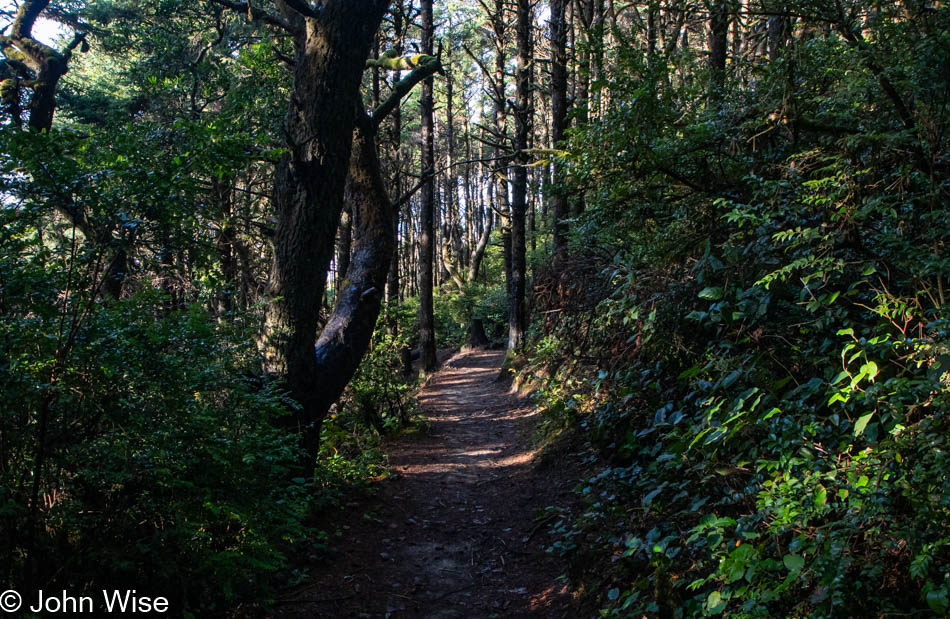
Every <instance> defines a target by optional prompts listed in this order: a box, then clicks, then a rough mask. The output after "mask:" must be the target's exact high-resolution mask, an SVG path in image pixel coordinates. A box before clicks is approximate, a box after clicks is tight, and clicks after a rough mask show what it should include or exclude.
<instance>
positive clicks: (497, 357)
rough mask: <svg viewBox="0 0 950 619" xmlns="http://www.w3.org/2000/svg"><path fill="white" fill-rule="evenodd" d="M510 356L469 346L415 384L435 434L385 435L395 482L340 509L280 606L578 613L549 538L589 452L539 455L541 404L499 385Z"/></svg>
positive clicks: (340, 611)
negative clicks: (316, 557)
mask: <svg viewBox="0 0 950 619" xmlns="http://www.w3.org/2000/svg"><path fill="white" fill-rule="evenodd" d="M503 359H504V351H486V350H476V351H466V352H462V353H458V354H456V355H454V356H453V357H451V358H450V359H449V360H447V361H446V362H445V363H444V364H443V366H442V369H441V370H440V371H439V372H438V373H436V374H435V375H433V376H432V377H431V378H430V380H429V381H428V382H427V384H426V385H425V386H424V387H423V388H422V390H421V391H420V392H419V394H418V401H419V406H420V409H421V412H422V413H423V414H425V416H426V417H427V418H428V420H429V423H430V424H431V425H430V431H429V432H428V433H425V434H420V435H403V436H396V437H393V438H391V439H389V440H388V441H387V442H385V443H384V449H385V451H386V452H387V453H388V457H389V464H390V467H391V470H392V473H393V474H392V476H391V478H389V479H387V480H385V481H383V482H380V483H379V484H378V485H377V488H376V492H375V493H374V494H372V495H369V496H367V495H362V496H360V497H356V498H352V497H351V498H349V499H348V501H347V502H346V503H345V506H344V507H342V508H341V509H340V511H338V512H336V513H335V514H333V515H332V519H333V521H330V522H328V523H327V528H328V529H330V530H332V527H333V526H338V527H341V528H342V532H343V536H342V538H341V539H340V540H339V542H338V543H336V542H335V543H336V544H337V548H336V549H335V550H334V551H333V552H332V553H331V555H330V556H329V557H328V558H327V559H326V560H325V561H323V562H321V563H320V564H319V565H314V566H311V567H310V578H309V580H308V582H309V583H311V584H307V585H304V586H302V587H300V588H298V589H297V590H296V591H294V593H293V594H292V595H290V596H287V597H286V598H285V599H282V600H279V601H278V602H277V605H276V606H275V607H274V608H273V609H272V612H273V614H274V616H278V617H285V618H296V617H395V618H398V617H433V618H454V617H519V616H528V615H530V616H538V617H569V616H575V615H572V612H571V610H572V608H573V606H574V603H573V597H572V595H571V591H570V590H569V587H568V586H567V584H566V582H565V581H564V579H563V578H561V574H563V573H564V572H565V565H564V563H563V562H561V561H559V560H558V559H557V557H556V555H553V554H548V553H545V552H544V547H545V546H548V545H549V544H550V543H551V540H550V539H549V537H548V530H549V528H550V527H551V525H552V524H554V522H555V521H556V520H559V519H560V518H561V517H562V516H565V515H566V513H565V510H570V509H571V505H572V504H573V503H574V501H575V499H574V495H573V493H572V489H573V488H574V486H575V485H576V484H577V482H578V480H579V479H580V478H581V477H582V475H583V473H582V470H583V466H582V460H583V454H580V453H559V454H557V455H556V457H553V458H552V457H550V456H545V457H539V453H538V451H537V450H536V449H534V448H533V447H532V443H533V440H532V437H533V431H534V428H535V424H536V421H537V417H536V415H537V413H536V412H535V410H534V408H533V407H532V406H531V403H530V400H528V399H527V398H524V397H522V396H519V395H517V394H513V393H510V392H509V387H508V385H507V384H504V383H500V382H498V381H497V377H498V374H499V368H500V366H501V363H502V361H503ZM550 505H558V506H560V507H559V508H558V510H546V509H545V508H546V507H548V506H550Z"/></svg>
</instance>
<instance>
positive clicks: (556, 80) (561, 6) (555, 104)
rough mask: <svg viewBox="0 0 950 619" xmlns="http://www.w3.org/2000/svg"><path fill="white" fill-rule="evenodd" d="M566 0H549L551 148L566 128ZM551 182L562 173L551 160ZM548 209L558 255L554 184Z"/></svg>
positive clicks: (560, 230)
mask: <svg viewBox="0 0 950 619" xmlns="http://www.w3.org/2000/svg"><path fill="white" fill-rule="evenodd" d="M566 4H567V0H551V22H550V23H551V56H552V58H551V142H552V146H553V147H554V148H558V147H559V146H558V145H559V143H560V142H561V141H562V140H563V139H564V132H565V130H566V129H567V51H566V49H565V46H566V45H567V21H566V19H565V14H564V13H565V8H566ZM553 174H554V183H555V185H556V184H557V183H558V182H559V181H560V179H561V176H562V174H563V170H562V169H561V166H560V165H559V164H558V163H557V162H555V163H554V164H553ZM551 211H552V213H553V217H554V234H553V248H552V250H553V253H554V258H555V259H559V258H562V257H563V256H564V255H565V253H566V251H567V222H566V221H565V220H566V219H567V218H568V203H567V198H566V197H565V196H564V195H563V193H562V192H561V191H559V190H558V189H557V188H555V190H554V194H553V195H552V197H551Z"/></svg>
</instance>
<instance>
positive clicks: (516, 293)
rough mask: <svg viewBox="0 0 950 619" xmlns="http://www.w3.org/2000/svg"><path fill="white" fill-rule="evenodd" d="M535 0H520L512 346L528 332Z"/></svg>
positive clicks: (519, 344) (510, 303)
mask: <svg viewBox="0 0 950 619" xmlns="http://www.w3.org/2000/svg"><path fill="white" fill-rule="evenodd" d="M531 21H532V20H531V2H530V0H518V27H517V45H518V69H517V71H516V81H515V89H516V94H515V143H514V147H515V153H516V155H515V161H516V162H517V163H518V165H516V166H515V167H514V170H513V174H512V183H511V217H510V219H511V270H510V277H511V282H510V286H509V288H508V349H509V350H516V351H519V350H521V349H522V348H523V347H524V332H525V319H526V315H525V282H526V277H527V273H526V271H527V269H526V260H525V211H526V194H527V188H528V169H527V168H526V167H525V164H527V163H528V157H527V154H526V152H525V151H526V149H527V148H528V133H529V131H530V128H531V119H530V97H531V63H532V41H531Z"/></svg>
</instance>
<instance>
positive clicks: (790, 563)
mask: <svg viewBox="0 0 950 619" xmlns="http://www.w3.org/2000/svg"><path fill="white" fill-rule="evenodd" d="M782 563H784V564H785V567H787V568H788V571H790V572H791V573H792V574H797V573H799V572H800V571H802V568H803V567H805V559H803V558H802V556H801V555H785V556H784V557H782Z"/></svg>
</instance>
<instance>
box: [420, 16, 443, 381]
mask: <svg viewBox="0 0 950 619" xmlns="http://www.w3.org/2000/svg"><path fill="white" fill-rule="evenodd" d="M434 35H435V28H434V24H433V22H432V0H422V53H423V54H428V55H430V56H431V55H432V39H433V37H434ZM432 84H433V80H432V78H429V79H427V80H426V81H425V82H423V84H422V101H421V110H420V114H421V116H422V119H421V120H422V173H423V174H424V175H429V178H428V180H427V181H426V183H425V184H424V185H423V186H422V191H421V195H420V201H421V205H420V208H421V216H420V220H421V224H422V230H421V235H420V239H419V240H420V244H419V253H420V256H419V259H420V262H419V346H420V347H421V349H422V368H423V369H424V370H425V371H427V372H431V371H433V370H435V369H436V368H437V367H438V365H439V362H438V359H437V358H436V354H435V308H434V306H433V299H432V280H433V266H434V259H435V221H434V213H435V179H434V178H433V177H432V173H433V172H434V171H435V148H434V135H433V134H434V123H433V118H432V115H433V104H432Z"/></svg>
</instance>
